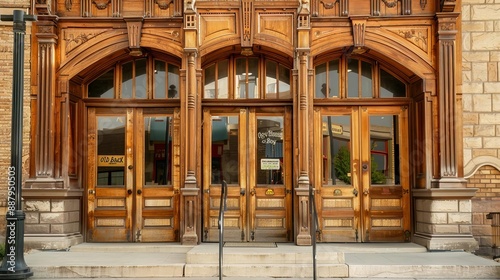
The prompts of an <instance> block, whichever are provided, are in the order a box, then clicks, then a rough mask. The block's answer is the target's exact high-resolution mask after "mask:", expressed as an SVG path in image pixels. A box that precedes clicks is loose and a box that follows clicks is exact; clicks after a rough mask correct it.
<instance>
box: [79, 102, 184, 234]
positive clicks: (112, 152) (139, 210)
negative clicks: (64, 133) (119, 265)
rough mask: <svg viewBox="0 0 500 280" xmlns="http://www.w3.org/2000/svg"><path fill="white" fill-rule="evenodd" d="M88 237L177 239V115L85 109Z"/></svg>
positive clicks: (139, 110) (118, 109)
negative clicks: (86, 128)
mask: <svg viewBox="0 0 500 280" xmlns="http://www.w3.org/2000/svg"><path fill="white" fill-rule="evenodd" d="M87 112H88V114H87V120H88V122H87V127H88V150H87V154H88V157H87V158H88V162H87V174H88V177H87V183H86V184H87V209H88V219H87V220H88V224H87V240H88V241H90V242H165V241H178V240H179V236H178V229H179V219H178V204H179V186H178V185H177V184H178V182H176V181H175V180H173V179H174V176H173V174H178V172H177V171H176V170H175V169H176V168H178V166H179V165H178V164H175V163H174V162H173V160H172V159H174V158H178V157H179V155H178V153H179V148H178V145H179V139H177V136H176V135H177V133H173V131H176V130H178V127H179V117H178V116H179V114H178V112H176V111H175V110H170V111H168V110H167V109H141V108H135V109H132V108H123V109H122V108H89V109H88V111H87Z"/></svg>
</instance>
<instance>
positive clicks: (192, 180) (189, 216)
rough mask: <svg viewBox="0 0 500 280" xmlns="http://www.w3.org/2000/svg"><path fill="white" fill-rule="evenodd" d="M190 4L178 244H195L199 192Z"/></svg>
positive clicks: (194, 32) (193, 26)
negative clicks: (183, 156) (183, 160)
mask: <svg viewBox="0 0 500 280" xmlns="http://www.w3.org/2000/svg"><path fill="white" fill-rule="evenodd" d="M193 5H194V3H193V2H190V1H187V2H186V7H187V9H186V12H185V15H184V38H185V41H184V51H185V55H186V58H187V75H186V77H187V100H186V102H185V103H186V106H185V107H186V108H185V109H186V114H184V116H185V117H187V120H186V122H185V124H186V126H187V129H186V134H187V135H186V136H187V138H186V143H185V144H186V147H187V148H186V149H185V151H186V159H187V160H186V162H187V172H186V179H185V181H184V187H183V188H182V189H181V191H182V197H183V203H182V205H183V208H182V211H183V216H184V220H183V223H184V228H183V235H182V244H197V243H198V241H199V240H198V236H199V234H198V230H199V226H198V224H199V221H198V219H197V217H199V213H198V212H199V211H198V210H199V207H198V205H199V199H200V189H199V187H198V182H197V179H196V157H197V151H198V149H197V147H198V144H199V143H197V140H198V136H197V135H196V127H197V126H196V124H197V123H198V122H197V119H198V118H197V92H196V91H197V88H198V87H197V77H196V65H197V39H196V37H197V30H196V17H197V15H196V12H195V11H194V7H193Z"/></svg>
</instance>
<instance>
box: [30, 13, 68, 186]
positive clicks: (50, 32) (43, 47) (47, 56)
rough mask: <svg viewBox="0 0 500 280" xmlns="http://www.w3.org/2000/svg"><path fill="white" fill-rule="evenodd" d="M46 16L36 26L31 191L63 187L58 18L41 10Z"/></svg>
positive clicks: (41, 16) (40, 16) (39, 18)
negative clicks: (59, 164) (58, 140)
mask: <svg viewBox="0 0 500 280" xmlns="http://www.w3.org/2000/svg"><path fill="white" fill-rule="evenodd" d="M38 12H39V13H42V15H39V16H38V22H37V23H36V39H37V46H38V61H37V72H38V76H37V83H36V85H37V91H36V120H35V122H36V126H35V127H36V134H35V139H33V141H34V142H35V143H34V145H33V147H34V152H33V155H34V168H35V170H34V172H32V176H31V178H30V179H28V180H27V181H26V187H27V188H61V187H62V185H63V183H62V181H61V180H58V179H57V178H58V177H59V176H58V175H60V174H56V164H55V161H56V155H60V153H59V152H58V151H56V146H55V142H56V141H55V132H56V131H59V130H58V129H57V127H56V123H57V122H56V112H58V108H59V104H57V102H56V74H55V73H56V65H55V59H56V57H55V56H56V52H55V44H56V42H57V35H56V34H57V20H58V18H57V16H53V15H49V13H50V11H48V10H45V12H44V11H43V10H40V9H38Z"/></svg>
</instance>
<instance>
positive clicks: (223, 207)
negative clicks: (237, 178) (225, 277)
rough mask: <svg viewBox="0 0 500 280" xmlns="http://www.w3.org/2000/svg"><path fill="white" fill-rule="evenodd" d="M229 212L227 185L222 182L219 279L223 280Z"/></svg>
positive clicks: (219, 225)
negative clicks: (225, 226) (225, 224)
mask: <svg viewBox="0 0 500 280" xmlns="http://www.w3.org/2000/svg"><path fill="white" fill-rule="evenodd" d="M226 210H227V183H226V181H225V180H223V181H222V187H221V191H220V207H219V224H218V228H219V279H222V264H223V262H222V260H223V255H224V252H223V247H224V212H226Z"/></svg>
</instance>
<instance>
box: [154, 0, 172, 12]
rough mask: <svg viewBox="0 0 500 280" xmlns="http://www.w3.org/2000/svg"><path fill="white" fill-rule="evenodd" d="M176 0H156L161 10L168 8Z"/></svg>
mask: <svg viewBox="0 0 500 280" xmlns="http://www.w3.org/2000/svg"><path fill="white" fill-rule="evenodd" d="M173 2H174V1H173V0H155V3H156V4H157V5H158V7H159V8H160V9H161V10H166V9H168V6H169V5H170V4H172V3H173Z"/></svg>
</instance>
